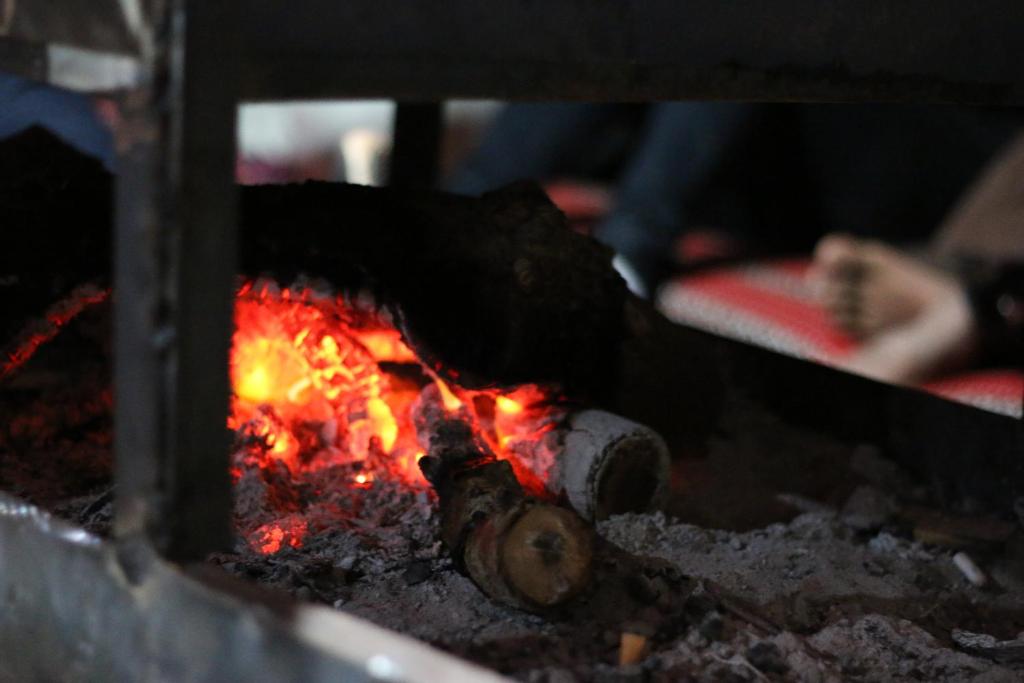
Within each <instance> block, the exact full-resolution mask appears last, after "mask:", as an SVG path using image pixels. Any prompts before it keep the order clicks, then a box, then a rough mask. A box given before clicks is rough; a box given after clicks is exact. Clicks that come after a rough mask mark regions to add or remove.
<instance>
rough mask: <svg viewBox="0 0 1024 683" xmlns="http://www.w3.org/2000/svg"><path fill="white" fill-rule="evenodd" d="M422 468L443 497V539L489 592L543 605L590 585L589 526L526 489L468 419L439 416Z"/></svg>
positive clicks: (519, 603) (532, 607) (520, 603)
mask: <svg viewBox="0 0 1024 683" xmlns="http://www.w3.org/2000/svg"><path fill="white" fill-rule="evenodd" d="M420 468H421V469H422V471H423V474H424V476H426V478H427V479H428V480H429V481H430V482H431V484H432V485H433V486H434V488H435V489H436V491H437V494H438V497H439V499H440V506H441V539H442V541H443V542H444V544H445V546H446V547H447V548H448V550H449V552H450V553H451V555H452V558H453V559H454V561H455V564H456V566H457V567H458V568H459V569H460V570H461V571H463V572H464V573H466V574H467V575H468V576H469V577H470V578H471V579H472V580H473V582H474V583H476V585H477V586H478V587H479V588H480V589H481V590H483V591H484V592H485V593H486V594H487V595H489V596H490V597H492V598H494V599H495V600H498V601H500V602H503V603H505V604H507V605H510V606H512V607H517V608H519V609H525V610H528V611H542V610H544V609H546V608H551V607H555V606H558V605H561V604H564V603H566V602H568V601H570V600H571V599H572V598H574V597H576V596H577V595H579V594H580V593H581V592H582V591H583V590H584V589H585V588H586V587H587V586H588V585H589V583H590V579H591V572H592V567H591V565H592V560H593V542H594V539H593V536H594V532H593V529H592V528H590V527H589V526H588V525H587V524H586V523H585V522H584V521H583V520H582V519H580V517H579V516H578V515H577V514H576V513H575V512H573V511H571V510H568V509H566V508H562V507H558V506H555V505H551V504H549V503H544V502H540V501H538V500H536V499H533V498H530V497H528V496H526V495H525V494H524V492H523V489H522V486H521V485H520V484H519V482H518V481H517V480H516V477H515V475H514V474H513V471H512V467H511V465H510V464H509V463H508V462H506V461H501V460H498V459H497V458H496V457H495V456H494V454H493V453H492V452H490V450H489V449H488V448H487V446H486V445H485V444H483V443H482V442H480V441H479V440H478V439H476V438H475V437H474V435H473V430H472V429H471V428H470V426H469V425H468V424H466V423H465V422H462V421H459V420H448V421H445V422H443V423H441V424H440V425H439V426H438V428H437V431H436V433H435V434H434V435H433V437H432V438H431V445H430V450H429V452H428V455H426V456H425V457H423V458H422V459H421V460H420Z"/></svg>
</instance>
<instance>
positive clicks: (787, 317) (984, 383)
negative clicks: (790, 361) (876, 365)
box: [658, 259, 1024, 417]
mask: <svg viewBox="0 0 1024 683" xmlns="http://www.w3.org/2000/svg"><path fill="white" fill-rule="evenodd" d="M808 267H809V261H808V260H807V259H779V260H773V261H764V262H760V263H754V264H748V265H742V266H736V267H731V268H721V269H717V270H712V271H707V272H704V273H699V274H696V275H691V276H689V277H684V278H680V279H678V280H676V281H673V282H670V283H668V284H667V285H665V286H664V287H663V288H662V290H661V292H660V294H659V297H658V305H659V307H660V308H661V310H662V312H663V313H665V315H667V316H668V317H669V318H671V319H672V320H675V321H676V322H680V323H683V324H686V325H690V326H693V327H697V328H699V329H704V330H707V331H709V332H714V333H716V334H720V335H722V336H725V337H730V338H733V339H738V340H740V341H744V342H747V343H750V344H755V345H758V346H762V347H765V348H769V349H772V350H775V351H778V352H780V353H785V354H788V355H791V356H795V357H797V358H805V359H808V360H814V361H817V362H821V363H825V364H830V365H835V364H838V363H839V362H840V361H842V359H843V358H844V357H845V356H847V355H848V354H850V353H852V352H853V351H855V350H856V349H857V341H856V340H854V339H853V338H851V337H849V336H848V335H846V334H844V333H843V332H842V331H841V330H839V329H838V328H836V327H835V326H834V325H833V324H832V323H831V321H830V320H829V319H828V317H827V315H826V313H825V311H824V310H823V309H822V307H821V306H820V305H818V303H817V300H816V297H815V295H814V292H813V291H812V288H811V285H810V284H809V282H808V280H807V277H806V275H807V270H808ZM923 388H924V389H926V390H928V391H932V392H934V393H936V394H938V395H940V396H944V397H946V398H950V399H953V400H955V401H960V402H963V403H968V404H971V405H974V406H977V407H979V408H984V409H986V410H990V411H993V412H997V413H1002V414H1005V415H1013V416H1016V417H1019V416H1020V415H1021V407H1022V399H1024V374H1022V373H1020V372H1019V371H1016V370H985V371H977V372H971V373H966V374H962V375H956V376H952V377H944V378H941V379H939V380H935V381H932V382H929V383H927V384H925V385H924V386H923Z"/></svg>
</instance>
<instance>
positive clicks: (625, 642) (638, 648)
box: [619, 632, 647, 666]
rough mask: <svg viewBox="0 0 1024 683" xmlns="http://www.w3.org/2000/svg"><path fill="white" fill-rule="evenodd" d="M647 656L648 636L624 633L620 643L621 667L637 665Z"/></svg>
mask: <svg viewBox="0 0 1024 683" xmlns="http://www.w3.org/2000/svg"><path fill="white" fill-rule="evenodd" d="M646 654H647V636H643V635H640V634H639V633H628V632H627V633H623V634H622V638H621V640H620V641H619V666H625V665H627V664H636V663H637V662H639V661H640V660H642V659H643V658H644V655H646Z"/></svg>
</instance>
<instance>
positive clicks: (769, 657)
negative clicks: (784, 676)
mask: <svg viewBox="0 0 1024 683" xmlns="http://www.w3.org/2000/svg"><path fill="white" fill-rule="evenodd" d="M747 661H749V662H750V663H751V665H753V666H754V667H755V668H756V669H759V670H760V671H764V672H765V673H777V674H781V673H785V672H786V670H787V669H789V665H788V664H786V660H785V658H784V657H783V656H782V651H780V650H779V647H778V645H776V644H775V643H773V642H771V641H770V640H762V641H760V642H757V643H754V644H753V645H752V646H751V647H750V649H748V650H747Z"/></svg>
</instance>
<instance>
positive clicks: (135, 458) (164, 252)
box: [115, 0, 238, 560]
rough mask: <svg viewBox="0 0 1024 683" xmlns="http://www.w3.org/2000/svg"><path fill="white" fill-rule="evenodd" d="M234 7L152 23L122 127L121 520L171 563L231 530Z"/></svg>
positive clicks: (169, 14)
mask: <svg viewBox="0 0 1024 683" xmlns="http://www.w3.org/2000/svg"><path fill="white" fill-rule="evenodd" d="M157 6H161V7H164V5H162V4H157ZM233 6H234V2H232V1H224V0H218V2H207V1H205V0H175V1H173V2H169V3H167V4H166V8H165V9H164V10H163V11H161V12H158V15H157V16H154V17H151V18H149V19H151V21H150V22H149V25H148V28H147V29H146V31H147V33H146V35H145V36H144V39H143V43H144V45H143V58H144V61H145V68H146V69H147V74H146V82H145V84H144V86H143V88H142V89H141V90H140V91H138V92H135V93H133V94H132V95H131V96H130V97H129V99H128V101H127V102H126V104H125V107H124V112H123V116H124V120H123V123H122V125H121V127H120V130H119V131H118V150H119V164H120V168H119V169H118V171H119V178H118V183H117V193H116V202H117V221H116V241H115V245H116V246H115V252H116V253H115V259H116V266H115V290H116V293H115V302H116V314H115V315H116V318H115V320H116V331H115V340H116V370H115V375H116V376H115V392H116V393H115V402H116V407H115V411H116V413H115V415H116V418H115V421H116V436H115V453H116V460H117V486H118V490H117V504H118V511H117V519H116V526H115V529H116V532H117V534H118V536H119V537H120V538H122V539H133V538H145V539H148V540H150V541H152V542H153V543H154V544H155V545H156V547H157V548H158V549H159V550H161V551H162V552H164V553H165V554H166V555H167V556H168V557H170V558H172V559H177V560H190V559H199V558H201V557H203V556H204V555H205V554H206V553H208V552H210V551H211V550H215V549H218V548H222V547H225V546H226V545H227V543H228V540H229V538H230V536H229V534H230V526H229V520H230V481H229V477H228V461H227V447H228V442H227V430H226V423H225V422H226V415H227V407H228V396H229V379H228V346H229V343H230V334H231V322H232V310H233V309H232V304H233V287H234V276H235V263H236V259H237V256H236V251H237V249H236V227H237V226H236V224H235V221H236V216H235V190H234V180H233V170H234V149H235V142H234V132H235V107H236V96H235V94H234V84H235V83H236V82H237V65H238V59H237V50H235V49H234V46H233V45H232V44H231V43H232V41H231V39H230V38H231V34H232V32H231V30H230V28H229V29H228V30H225V28H226V27H232V26H234V25H235V24H234V22H233V17H232V12H231V9H232V7H233Z"/></svg>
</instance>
